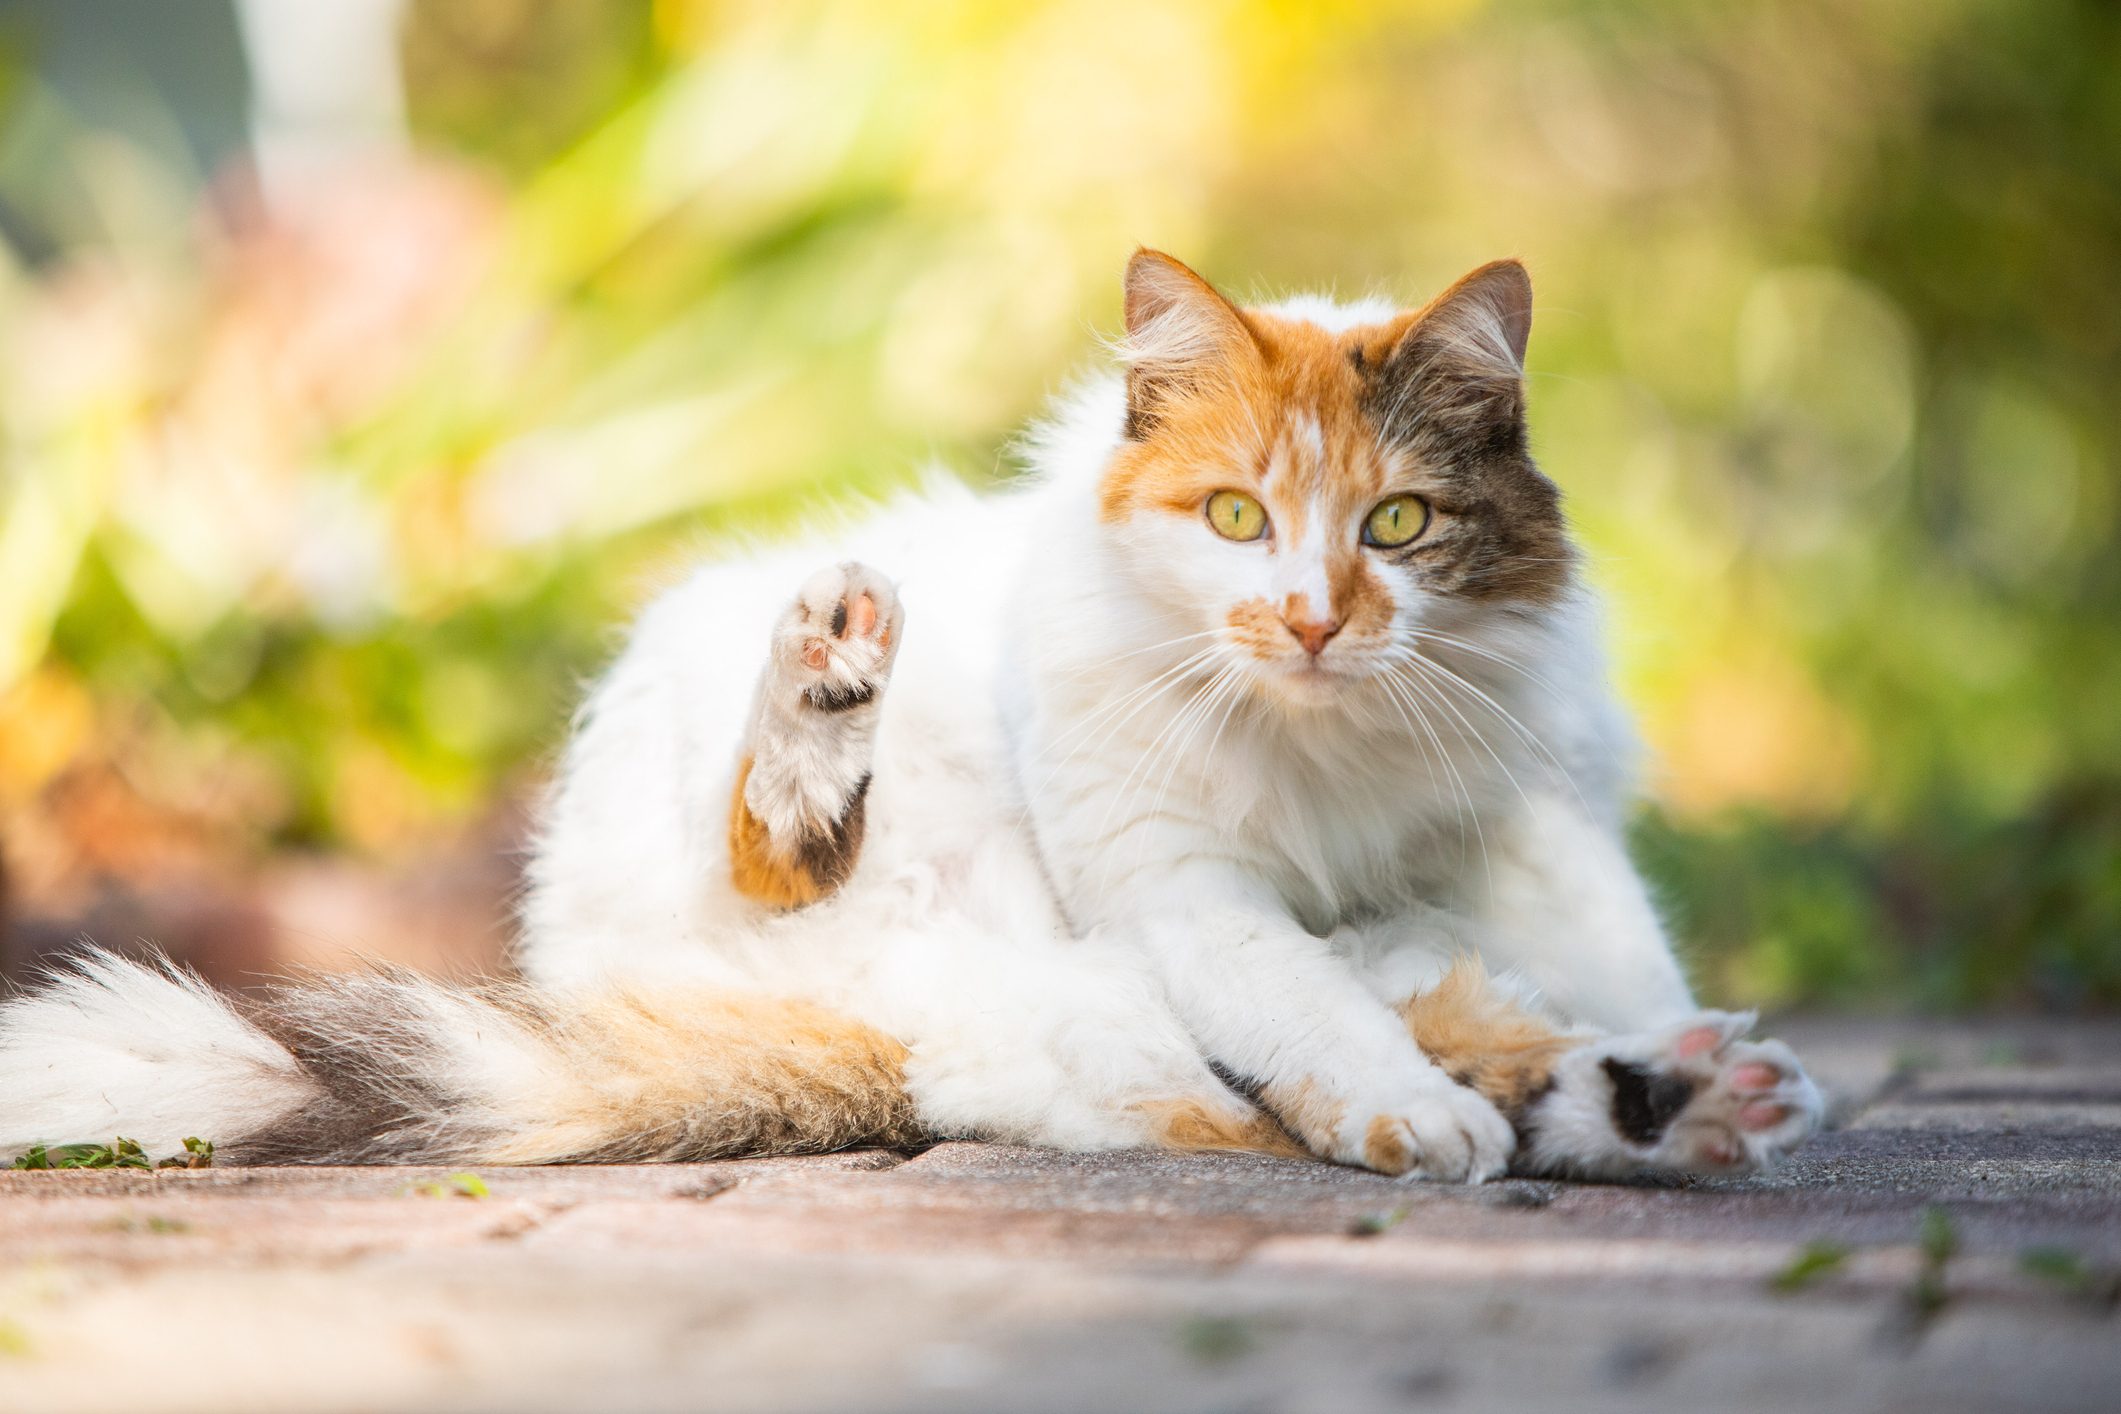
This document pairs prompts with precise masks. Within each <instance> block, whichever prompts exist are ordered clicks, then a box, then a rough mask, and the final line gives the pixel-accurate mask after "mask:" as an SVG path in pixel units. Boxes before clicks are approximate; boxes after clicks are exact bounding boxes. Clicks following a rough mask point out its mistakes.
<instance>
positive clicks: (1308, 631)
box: [1281, 614, 1340, 658]
mask: <svg viewBox="0 0 2121 1414" xmlns="http://www.w3.org/2000/svg"><path fill="white" fill-rule="evenodd" d="M1281 623H1282V627H1283V628H1286V629H1287V630H1288V631H1289V632H1290V633H1292V634H1294V635H1295V636H1296V641H1297V642H1298V643H1301V644H1302V645H1303V646H1304V652H1306V653H1308V654H1310V655H1311V656H1312V657H1314V658H1316V657H1317V656H1318V655H1319V654H1321V653H1323V652H1325V651H1326V640H1328V639H1330V638H1331V637H1332V636H1333V635H1334V634H1336V633H1339V632H1340V620H1339V619H1305V618H1296V619H1292V618H1290V617H1289V616H1288V615H1286V614H1284V615H1283V616H1282V620H1281Z"/></svg>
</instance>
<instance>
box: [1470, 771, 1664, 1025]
mask: <svg viewBox="0 0 2121 1414" xmlns="http://www.w3.org/2000/svg"><path fill="white" fill-rule="evenodd" d="M1489 844H1490V856H1489V868H1488V871H1487V873H1486V874H1485V875H1484V876H1482V877H1481V879H1480V881H1479V883H1478V884H1477V885H1476V886H1475V887H1473V888H1472V890H1471V891H1470V896H1469V897H1468V899H1467V900H1465V901H1464V903H1463V904H1462V905H1461V906H1462V907H1464V908H1465V909H1466V911H1467V912H1468V913H1469V914H1470V915H1471V916H1472V917H1473V918H1474V919H1476V920H1477V922H1478V924H1479V925H1480V926H1479V927H1478V928H1477V930H1476V935H1477V937H1478V946H1479V950H1480V954H1481V956H1482V958H1483V959H1484V960H1485V961H1486V962H1487V964H1488V966H1489V968H1490V969H1491V970H1494V971H1498V972H1500V971H1512V972H1516V973H1517V974H1519V975H1520V976H1522V977H1523V978H1525V979H1526V980H1527V981H1529V982H1531V983H1532V984H1533V985H1534V986H1535V987H1537V988H1538V990H1539V993H1540V996H1541V998H1542V1000H1543V1001H1544V1002H1545V1003H1546V1004H1547V1005H1549V1006H1551V1007H1552V1008H1554V1009H1555V1010H1557V1011H1559V1012H1560V1013H1562V1014H1563V1015H1564V1016H1566V1017H1568V1018H1569V1019H1570V1020H1572V1021H1575V1022H1578V1023H1581V1024H1584V1025H1589V1026H1595V1027H1598V1028H1600V1029H1602V1030H1610V1031H1641V1030H1648V1029H1651V1028H1654V1027H1659V1026H1664V1025H1668V1024H1670V1023H1672V1022H1674V1021H1676V1020H1678V1019H1680V1018H1682V1017H1685V1016H1687V1015H1689V1014H1691V1013H1692V1012H1693V1011H1694V1009H1695V1003H1694V997H1693V993H1692V991H1691V989H1690V988H1689V987H1688V986H1687V981H1686V977H1685V975H1684V974H1683V973H1682V972H1681V971H1680V968H1679V963H1678V960H1677V959H1676V958H1674V957H1673V955H1672V946H1671V943H1670V942H1669V941H1668V940H1667V939H1666V937H1665V931H1664V925H1663V924H1662V923H1661V922H1660V921H1659V919H1658V917H1657V912H1656V910H1655V908H1653V907H1652V906H1651V903H1650V897H1649V891H1648V890H1647V889H1646V888H1645V887H1644V886H1643V882H1642V876H1641V875H1640V874H1638V873H1637V872H1636V871H1635V865H1634V863H1633V861H1631V860H1630V859H1629V858H1628V855H1627V849H1626V846H1625V845H1624V844H1623V842H1622V841H1621V838H1620V832H1619V830H1618V828H1617V827H1614V826H1612V825H1609V824H1607V823H1604V822H1602V821H1600V820H1598V819H1596V818H1594V816H1593V814H1592V812H1591V811H1590V809H1589V808H1588V807H1586V806H1585V805H1583V804H1582V802H1580V801H1577V800H1574V799H1565V798H1563V797H1561V796H1558V795H1551V794H1543V793H1540V792H1536V791H1535V792H1533V793H1532V795H1531V797H1530V799H1529V801H1528V802H1526V803H1525V804H1523V805H1522V806H1521V807H1520V808H1519V809H1518V810H1517V811H1516V812H1514V813H1513V814H1511V815H1510V816H1508V817H1506V818H1505V819H1503V820H1501V821H1499V822H1498V823H1497V825H1496V826H1494V827H1492V828H1491V829H1490V831H1489Z"/></svg>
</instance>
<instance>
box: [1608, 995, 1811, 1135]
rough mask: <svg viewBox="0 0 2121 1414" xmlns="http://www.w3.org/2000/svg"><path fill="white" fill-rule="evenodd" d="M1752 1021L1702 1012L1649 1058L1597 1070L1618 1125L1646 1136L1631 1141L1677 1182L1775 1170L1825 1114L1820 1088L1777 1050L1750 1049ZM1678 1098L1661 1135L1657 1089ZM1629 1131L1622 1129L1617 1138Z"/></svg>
mask: <svg viewBox="0 0 2121 1414" xmlns="http://www.w3.org/2000/svg"><path fill="white" fill-rule="evenodd" d="M1752 1028H1753V1018H1752V1017H1751V1016H1749V1015H1743V1014H1738V1015H1734V1014H1732V1013H1730V1012H1721V1011H1715V1012H1704V1013H1702V1014H1701V1015H1700V1016H1697V1017H1695V1018H1693V1019H1692V1020H1690V1021H1687V1022H1685V1023H1684V1024H1682V1025H1680V1026H1678V1027H1675V1028H1674V1029H1672V1030H1671V1031H1669V1032H1667V1033H1665V1036H1664V1037H1663V1038H1662V1039H1661V1041H1660V1042H1659V1044H1658V1045H1656V1046H1655V1047H1654V1048H1652V1052H1651V1054H1650V1055H1649V1056H1648V1057H1646V1058H1640V1059H1637V1058H1624V1057H1619V1056H1609V1057H1607V1058H1606V1059H1605V1060H1604V1061H1603V1062H1602V1063H1601V1067H1600V1068H1601V1069H1603V1070H1604V1071H1605V1072H1606V1075H1607V1078H1608V1079H1609V1080H1610V1081H1611V1082H1612V1084H1613V1092H1614V1119H1615V1123H1616V1125H1621V1126H1625V1125H1626V1124H1629V1123H1632V1124H1634V1125H1637V1126H1640V1127H1641V1129H1642V1131H1643V1133H1642V1134H1641V1136H1640V1137H1639V1138H1638V1137H1637V1136H1636V1135H1629V1136H1628V1137H1629V1138H1630V1139H1632V1140H1634V1141H1635V1142H1647V1143H1652V1144H1654V1146H1655V1147H1654V1149H1653V1151H1652V1154H1651V1162H1652V1163H1653V1164H1654V1165H1655V1166H1657V1167H1659V1168H1663V1169H1669V1170H1673V1171H1676V1172H1680V1173H1701V1174H1734V1173H1753V1172H1757V1171H1759V1170H1761V1169H1765V1168H1771V1167H1773V1166H1774V1164H1775V1163H1776V1162H1777V1161H1778V1160H1780V1159H1781V1158H1782V1157H1783V1156H1784V1155H1786V1154H1788V1153H1789V1152H1790V1151H1791V1150H1793V1149H1795V1148H1796V1147H1797V1146H1798V1145H1800V1144H1802V1143H1803V1142H1804V1141H1805V1140H1807V1139H1809V1138H1811V1137H1812V1135H1813V1134H1814V1133H1815V1132H1817V1130H1818V1128H1819V1120H1820V1117H1821V1115H1822V1114H1823V1113H1824V1112H1825V1105H1824V1104H1823V1102H1822V1101H1821V1099H1820V1097H1819V1087H1818V1086H1816V1085H1814V1084H1813V1083H1812V1079H1811V1077H1810V1076H1808V1075H1806V1074H1805V1073H1804V1067H1803V1066H1802V1065H1801V1064H1799V1063H1798V1060H1797V1056H1796V1053H1795V1052H1793V1051H1792V1050H1791V1049H1790V1048H1789V1047H1788V1046H1785V1045H1783V1044H1782V1042H1780V1041H1748V1040H1746V1039H1744V1038H1745V1034H1746V1033H1747V1032H1748V1031H1750V1030H1752ZM1660 1086H1661V1087H1664V1088H1665V1091H1666V1094H1667V1095H1668V1096H1669V1097H1670V1098H1668V1099H1667V1100H1666V1101H1665V1102H1664V1106H1665V1107H1666V1108H1667V1109H1668V1108H1669V1105H1670V1102H1671V1100H1672V1099H1677V1098H1678V1087H1680V1086H1685V1087H1687V1091H1688V1093H1687V1095H1686V1097H1685V1099H1684V1102H1683V1103H1681V1104H1680V1105H1679V1107H1678V1108H1677V1109H1676V1110H1674V1111H1670V1113H1669V1120H1668V1122H1666V1123H1665V1124H1664V1126H1663V1131H1662V1133H1661V1134H1658V1133H1656V1132H1655V1131H1656V1129H1657V1119H1658V1111H1659V1104H1658V1103H1657V1102H1656V1101H1654V1100H1652V1099H1650V1098H1649V1097H1650V1096H1651V1095H1653V1094H1654V1093H1655V1092H1656V1091H1657V1090H1658V1088H1659V1087H1660ZM1625 1132H1626V1130H1625V1128H1624V1127H1623V1133H1625Z"/></svg>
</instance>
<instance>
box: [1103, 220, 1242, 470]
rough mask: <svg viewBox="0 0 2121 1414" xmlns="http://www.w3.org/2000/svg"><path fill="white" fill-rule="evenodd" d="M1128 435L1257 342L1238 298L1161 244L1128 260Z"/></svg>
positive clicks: (1141, 431) (1146, 427)
mask: <svg viewBox="0 0 2121 1414" xmlns="http://www.w3.org/2000/svg"><path fill="white" fill-rule="evenodd" d="M1126 320H1127V341H1126V343H1125V344H1124V345H1123V346H1122V349H1121V352H1122V355H1123V356H1124V357H1125V359H1126V361H1127V436H1128V437H1130V438H1132V439H1134V440H1136V441H1139V440H1140V439H1141V438H1143V437H1145V436H1147V435H1148V433H1149V431H1150V429H1151V428H1153V427H1154V426H1155V425H1156V422H1157V419H1158V418H1159V417H1160V416H1161V414H1162V411H1163V409H1164V407H1165V405H1166V404H1168V402H1169V401H1170V400H1171V399H1172V398H1174V397H1178V396H1182V395H1184V394H1186V393H1188V392H1191V391H1194V390H1197V389H1199V388H1200V387H1202V386H1203V385H1207V384H1212V383H1213V382H1214V381H1215V379H1216V376H1217V375H1218V374H1220V373H1224V372H1227V371H1228V370H1230V369H1231V368H1233V367H1234V366H1236V365H1237V363H1238V362H1239V361H1240V360H1244V359H1250V358H1254V357H1257V355H1258V350H1259V346H1258V344H1257V343H1256V342H1255V341H1254V340H1253V337H1252V330H1251V328H1250V327H1249V326H1247V325H1246V323H1245V318H1244V316H1243V315H1242V314H1240V313H1238V310H1237V306H1236V305H1234V304H1231V303H1230V301H1228V300H1227V299H1224V298H1223V296H1222V294H1221V293H1220V292H1219V291H1218V290H1217V289H1216V288H1215V287H1214V286H1213V285H1211V284H1209V283H1208V282H1207V281H1206V280H1203V279H1202V278H1201V277H1200V276H1198V275H1196V274H1194V273H1193V271H1191V270H1190V269H1188V268H1187V267H1186V266H1185V265H1183V264H1182V263H1180V262H1179V261H1176V260H1173V259H1172V258H1171V257H1170V256H1168V255H1165V254H1164V253H1163V252H1162V251H1156V250H1146V249H1144V250H1137V251H1136V252H1134V258H1133V259H1132V260H1130V261H1128V262H1127V279H1126Z"/></svg>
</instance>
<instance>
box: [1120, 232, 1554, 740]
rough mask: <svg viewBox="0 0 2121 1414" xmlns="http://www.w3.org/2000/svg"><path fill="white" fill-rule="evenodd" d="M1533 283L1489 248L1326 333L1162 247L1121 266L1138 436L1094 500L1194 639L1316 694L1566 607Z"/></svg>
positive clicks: (1322, 697)
mask: <svg viewBox="0 0 2121 1414" xmlns="http://www.w3.org/2000/svg"><path fill="white" fill-rule="evenodd" d="M1530 328H1531V286H1530V283H1529V281H1528V280H1527V279H1526V278H1525V273H1524V268H1523V267H1522V266H1521V265H1518V264H1517V263H1516V262H1514V261H1502V262H1497V263H1496V264H1493V265H1487V266H1483V267H1482V268H1481V269H1479V270H1476V271H1474V272H1473V273H1472V274H1470V275H1468V276H1466V277H1465V279H1463V280H1461V281H1459V282H1458V284H1456V285H1454V286H1452V287H1451V289H1450V290H1448V291H1446V292H1445V293H1444V294H1443V295H1441V296H1440V297H1438V298H1437V299H1436V300H1435V301H1434V302H1432V303H1431V304H1430V305H1428V306H1427V307H1426V308H1423V309H1420V310H1416V311H1412V312H1409V313H1403V314H1399V315H1396V316H1393V317H1391V318H1389V319H1386V320H1384V321H1383V322H1379V323H1369V324H1357V325H1354V326H1352V327H1348V328H1344V329H1338V330H1335V329H1330V328H1327V327H1325V326H1324V325H1322V324H1320V323H1314V322H1312V321H1310V320H1308V319H1303V318H1298V317H1294V316H1293V315H1292V314H1289V313H1281V312H1275V311H1269V310H1260V309H1242V310H1241V309H1239V308H1237V307H1236V306H1234V305H1232V304H1230V303H1229V302H1228V301H1227V300H1225V299H1224V298H1223V297H1222V296H1221V295H1220V294H1218V293H1217V292H1216V291H1215V290H1214V289H1213V288H1212V287H1211V286H1210V285H1208V284H1207V282H1206V281H1204V280H1202V279H1201V278H1200V277H1199V276H1197V275H1195V274H1194V273H1193V272H1192V271H1191V270H1188V269H1187V268H1186V267H1185V266H1183V265H1181V264H1179V263H1178V262H1177V261H1175V260H1172V259H1171V258H1170V257H1168V256H1164V255H1160V254H1157V253H1155V252H1152V251H1143V252H1141V253H1139V254H1137V255H1136V256H1135V257H1134V260H1133V262H1132V263H1131V264H1130V265H1129V266H1128V270H1127V329H1128V345H1127V351H1128V376H1127V436H1126V440H1125V442H1124V443H1123V444H1122V446H1121V448H1120V450H1119V452H1118V453H1117V454H1116V455H1115V456H1114V457H1113V459H1112V461H1111V464H1110V466H1109V468H1108V470H1107V472H1106V475H1105V479H1104V482H1103V484H1102V486H1101V488H1100V506H1099V510H1100V514H1101V516H1102V518H1103V520H1104V523H1105V526H1106V528H1107V531H1108V534H1109V535H1110V536H1111V538H1112V539H1113V541H1114V542H1115V545H1116V547H1117V548H1118V550H1119V552H1120V553H1121V554H1123V555H1124V556H1125V558H1126V560H1127V562H1128V566H1129V574H1130V579H1131V580H1132V581H1133V582H1134V583H1135V584H1136V585H1138V586H1139V588H1140V590H1141V592H1142V593H1143V594H1144V595H1146V596H1148V597H1150V598H1151V599H1152V600H1154V601H1155V602H1156V604H1157V607H1158V608H1159V609H1160V610H1161V611H1163V616H1164V617H1165V618H1175V619H1176V621H1178V622H1180V623H1182V624H1188V625H1191V626H1192V627H1193V628H1195V629H1197V630H1198V636H1197V637H1196V638H1195V639H1193V640H1192V641H1190V642H1187V643H1185V644H1183V645H1181V646H1182V647H1184V648H1185V649H1187V650H1188V651H1192V652H1199V653H1202V654H1204V655H1207V656H1206V657H1205V658H1204V660H1203V661H1204V663H1205V664H1206V665H1207V666H1209V667H1217V668H1228V669H1231V670H1233V672H1234V673H1235V674H1236V675H1237V676H1238V677H1239V678H1241V679H1242V681H1243V682H1244V684H1245V686H1246V687H1247V688H1248V689H1249V690H1250V691H1251V692H1253V693H1254V694H1255V695H1259V696H1263V697H1267V698H1269V699H1272V700H1275V701H1278V702H1282V703H1285V704H1288V705H1293V706H1324V705H1329V704H1331V703H1334V702H1336V701H1340V700H1343V699H1345V698H1347V697H1348V696H1349V694H1350V690H1351V689H1352V688H1353V687H1355V686H1356V685H1358V684H1361V683H1364V682H1367V681H1369V680H1371V679H1372V678H1375V677H1377V676H1379V675H1380V674H1385V673H1389V672H1391V671H1392V670H1393V668H1394V665H1395V664H1397V663H1401V662H1404V661H1405V660H1406V658H1407V656H1408V655H1409V654H1411V653H1413V652H1416V651H1418V648H1419V645H1420V643H1421V641H1422V639H1421V635H1422V634H1423V633H1424V632H1430V633H1433V632H1439V631H1441V630H1440V629H1439V627H1438V625H1440V624H1441V625H1448V626H1456V627H1459V628H1460V629H1461V631H1462V630H1463V628H1464V626H1465V625H1467V624H1469V623H1475V622H1477V621H1478V619H1479V617H1480V614H1481V612H1482V611H1484V610H1485V611H1497V610H1507V609H1510V608H1519V609H1523V608H1532V607H1537V606H1539V605H1543V604H1548V603H1552V602H1553V601H1554V600H1555V599H1556V598H1558V597H1559V596H1560V595H1561V594H1563V593H1564V591H1565V590H1566V587H1567V585H1568V582H1569V576H1570V572H1571V563H1572V560H1573V552H1572V551H1571V549H1570V546H1569V542H1568V539H1567V534H1566V530H1565V527H1564V525H1563V522H1562V517H1561V510H1560V498H1559V495H1558V493H1557V492H1556V490H1555V488H1554V485H1553V483H1552V482H1550V481H1548V480H1547V479H1546V477H1545V476H1543V475H1541V474H1540V472H1539V470H1538V468H1536V467H1535V466H1534V465H1533V464H1532V460H1531V457H1530V456H1529V455H1528V453H1527V452H1526V449H1525V427H1524V395H1523V381H1522V359H1523V355H1524V346H1525V339H1526V336H1527V335H1528V334H1529V332H1530Z"/></svg>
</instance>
